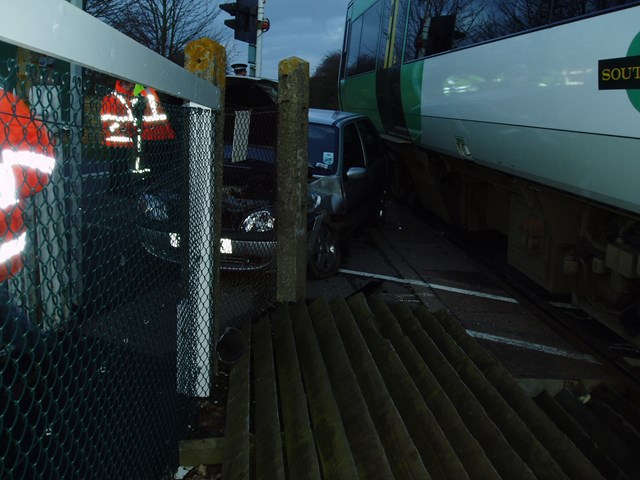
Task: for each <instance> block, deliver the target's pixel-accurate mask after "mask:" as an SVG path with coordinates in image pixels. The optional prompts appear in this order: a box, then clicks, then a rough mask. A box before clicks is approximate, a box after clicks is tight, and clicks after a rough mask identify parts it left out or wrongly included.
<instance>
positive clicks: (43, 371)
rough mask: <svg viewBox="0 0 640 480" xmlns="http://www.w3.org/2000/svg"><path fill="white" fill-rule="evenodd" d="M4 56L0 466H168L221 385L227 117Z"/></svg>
mask: <svg viewBox="0 0 640 480" xmlns="http://www.w3.org/2000/svg"><path fill="white" fill-rule="evenodd" d="M2 67H3V68H2V69H3V71H2V72H1V76H2V78H3V84H2V91H1V93H0V97H1V98H0V106H1V108H0V117H1V122H0V125H2V128H3V130H2V131H0V140H2V144H1V145H0V148H1V149H2V160H1V162H2V163H0V175H1V176H0V183H1V184H2V185H1V187H2V193H1V194H0V202H1V204H0V212H1V216H0V229H1V231H0V261H1V262H2V265H1V266H0V329H1V332H2V337H1V341H0V423H1V425H0V478H2V479H34V478H46V479H58V478H59V479H74V478H78V479H86V478H144V479H160V478H172V475H173V474H172V472H173V471H174V470H175V468H176V466H177V461H178V441H179V440H180V439H182V438H185V435H186V432H187V430H188V426H189V424H190V422H192V421H193V417H194V415H195V410H194V407H195V401H194V398H195V397H203V396H207V395H208V394H210V393H211V388H212V387H211V381H212V378H211V376H212V373H211V372H212V371H211V368H210V367H211V365H210V362H211V359H212V358H213V352H212V350H213V345H214V335H213V325H214V323H213V322H214V316H213V309H214V304H213V303H214V298H215V296H214V289H215V288H216V286H217V285H216V283H215V281H216V275H215V273H216V272H215V270H214V262H213V258H214V256H213V254H212V252H213V250H212V249H213V248H214V245H215V242H214V241H213V238H212V233H213V231H212V229H211V227H210V225H211V224H212V221H213V218H212V216H213V214H214V209H213V206H212V205H213V190H212V186H211V185H213V178H214V176H216V175H220V174H221V172H216V171H214V169H213V168H212V162H211V159H212V152H213V146H214V145H213V138H214V136H213V133H212V132H213V131H214V130H215V121H216V114H215V112H213V111H211V110H207V109H203V108H195V107H186V106H184V105H183V103H182V100H176V99H174V98H171V97H168V96H165V95H161V94H158V93H157V92H155V91H153V90H152V89H149V88H146V87H142V86H139V85H135V84H131V85H123V84H121V83H120V82H116V81H115V79H110V78H108V77H105V76H101V75H97V74H93V73H92V72H85V76H84V79H85V80H84V81H83V82H71V81H70V80H69V76H68V75H58V74H56V73H54V71H53V70H52V69H50V68H48V66H47V64H46V62H45V63H42V64H40V65H36V66H33V65H32V66H28V67H23V68H21V69H19V68H17V67H16V65H15V64H14V63H7V64H4V65H3V66H2ZM225 151H226V150H225ZM240 163H242V162H240ZM240 163H235V164H234V165H235V166H238V165H239V164H240ZM225 168H226V167H225ZM258 183H260V182H258ZM225 188H226V187H225ZM245 200H246V201H247V202H249V200H248V199H242V200H241V202H242V201H245ZM226 215H227V214H226V213H225V214H224V215H223V216H225V218H226ZM7 245H8V247H7ZM221 248H222V249H223V251H224V249H225V248H226V246H225V244H224V243H223V244H222V246H221ZM231 273H239V274H240V275H245V272H229V274H231ZM246 274H247V275H248V274H249V273H248V272H247V273H246ZM226 275H227V274H226V273H224V272H223V279H225V278H226ZM244 278H245V277H241V276H234V277H233V279H231V276H230V277H229V278H228V279H227V280H228V281H227V282H226V283H225V280H223V282H222V285H223V291H222V295H221V298H222V304H221V305H220V311H221V312H222V314H223V315H222V319H221V320H220V319H216V320H215V321H222V322H223V323H224V322H225V321H226V322H227V323H234V322H235V324H240V323H241V322H240V320H239V319H240V318H241V317H242V318H246V316H247V315H251V314H252V313H251V312H250V311H249V310H248V309H247V308H245V307H244V306H243V304H244V303H245V302H246V301H247V297H248V292H250V291H251V289H252V288H256V287H257V286H259V285H260V282H254V283H248V281H246V280H244ZM265 278H266V277H265ZM262 281H263V282H264V281H265V280H262ZM225 285H228V287H225ZM254 301H255V302H256V303H258V302H259V300H258V299H257V298H256V299H255V300H254ZM256 308H259V307H256ZM254 312H255V310H254Z"/></svg>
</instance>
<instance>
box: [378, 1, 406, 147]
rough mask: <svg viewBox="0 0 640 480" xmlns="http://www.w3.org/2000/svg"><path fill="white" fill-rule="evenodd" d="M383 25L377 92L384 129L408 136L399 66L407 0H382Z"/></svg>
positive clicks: (394, 133)
mask: <svg viewBox="0 0 640 480" xmlns="http://www.w3.org/2000/svg"><path fill="white" fill-rule="evenodd" d="M383 1H384V6H383V10H382V27H381V34H380V43H379V44H378V49H379V50H378V62H377V72H376V94H377V98H378V110H379V112H380V117H381V120H382V125H383V126H384V129H385V131H386V132H388V133H391V134H393V135H397V136H400V137H409V131H408V129H407V124H406V122H405V119H404V115H403V112H402V110H403V109H402V95H401V84H400V67H401V65H402V53H403V46H404V33H405V28H406V20H407V0H383Z"/></svg>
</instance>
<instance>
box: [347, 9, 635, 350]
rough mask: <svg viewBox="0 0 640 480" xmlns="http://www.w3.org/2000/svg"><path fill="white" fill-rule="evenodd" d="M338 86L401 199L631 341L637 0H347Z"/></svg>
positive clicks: (632, 327) (633, 276) (633, 320)
mask: <svg viewBox="0 0 640 480" xmlns="http://www.w3.org/2000/svg"><path fill="white" fill-rule="evenodd" d="M339 81H340V101H341V106H342V108H343V109H344V110H349V111H356V112H362V113H366V114H367V115H369V116H370V117H371V118H372V120H373V121H374V123H375V124H376V126H377V128H378V129H379V130H380V131H381V132H382V133H383V134H384V135H385V138H386V139H387V140H388V142H389V144H390V146H391V148H392V150H393V151H394V153H395V156H396V158H397V159H398V163H397V165H398V168H397V172H396V173H397V174H396V176H395V179H394V182H395V184H394V185H395V189H396V193H400V194H403V195H405V196H407V197H409V196H414V197H415V198H417V199H419V201H420V202H421V203H422V205H423V206H424V207H426V208H428V209H430V210H432V211H433V212H435V213H436V214H437V215H439V216H440V217H442V218H443V219H445V220H446V221H449V222H451V223H453V224H454V225H456V226H458V227H462V228H465V229H469V230H479V229H496V230H498V231H500V232H502V233H504V234H505V235H507V236H508V260H509V263H510V264H511V265H513V266H514V267H516V268H517V269H519V270H520V271H522V272H523V273H524V274H525V275H527V276H528V277H529V278H531V279H532V280H534V281H536V282H537V283H538V284H540V285H542V286H543V287H544V288H545V289H547V290H548V291H549V292H550V293H552V294H571V298H572V299H573V301H574V303H576V304H577V305H579V306H580V307H581V308H583V309H584V310H585V311H587V312H589V313H591V314H592V315H593V316H595V317H596V318H598V319H599V320H601V321H603V322H604V323H606V324H607V325H609V326H610V327H611V328H613V329H614V330H616V331H617V332H618V333H620V334H622V335H624V336H625V337H627V338H629V339H635V341H636V342H637V339H638V338H639V337H638V336H637V335H638V332H640V260H639V257H640V188H639V187H640V182H639V180H640V2H637V1H634V2H625V1H624V0H619V1H615V0H613V1H612V0H456V1H453V0H427V1H425V0H353V1H351V2H350V3H349V6H348V10H347V22H346V28H345V41H344V47H343V52H342V63H341V69H340V79H339Z"/></svg>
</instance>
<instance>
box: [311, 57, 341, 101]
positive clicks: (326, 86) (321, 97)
mask: <svg viewBox="0 0 640 480" xmlns="http://www.w3.org/2000/svg"><path fill="white" fill-rule="evenodd" d="M339 70H340V50H334V51H332V52H329V53H327V54H325V56H324V57H323V58H322V61H321V62H320V65H318V68H316V71H315V73H314V74H313V75H312V76H311V78H310V79H309V106H311V107H313V108H327V109H334V110H337V109H338V108H339V107H338V72H339Z"/></svg>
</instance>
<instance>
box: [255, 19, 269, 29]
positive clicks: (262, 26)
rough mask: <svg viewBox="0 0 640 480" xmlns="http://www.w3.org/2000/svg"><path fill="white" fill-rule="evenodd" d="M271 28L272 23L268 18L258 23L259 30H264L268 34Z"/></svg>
mask: <svg viewBox="0 0 640 480" xmlns="http://www.w3.org/2000/svg"><path fill="white" fill-rule="evenodd" d="M270 28H271V22H269V19H268V18H265V19H264V20H261V21H259V22H258V30H262V31H263V32H268V31H269V29H270Z"/></svg>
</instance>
